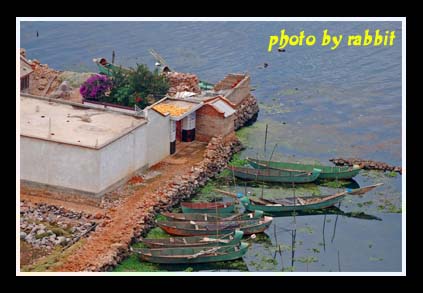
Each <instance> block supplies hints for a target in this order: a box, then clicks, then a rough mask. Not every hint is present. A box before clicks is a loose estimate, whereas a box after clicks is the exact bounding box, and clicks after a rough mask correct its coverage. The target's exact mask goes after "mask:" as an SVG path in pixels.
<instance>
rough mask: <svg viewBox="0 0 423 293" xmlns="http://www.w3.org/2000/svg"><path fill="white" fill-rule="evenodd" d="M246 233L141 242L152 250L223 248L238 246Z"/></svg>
mask: <svg viewBox="0 0 423 293" xmlns="http://www.w3.org/2000/svg"><path fill="white" fill-rule="evenodd" d="M243 235H244V232H242V231H233V232H230V233H228V234H212V235H204V236H191V237H170V238H163V239H141V242H142V243H144V244H145V245H147V246H148V247H150V248H160V247H197V246H223V245H235V244H238V243H239V242H240V241H241V239H242V236H243Z"/></svg>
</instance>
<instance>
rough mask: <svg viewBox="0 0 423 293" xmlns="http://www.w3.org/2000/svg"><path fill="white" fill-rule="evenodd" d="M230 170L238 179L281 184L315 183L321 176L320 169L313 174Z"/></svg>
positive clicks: (235, 168)
mask: <svg viewBox="0 0 423 293" xmlns="http://www.w3.org/2000/svg"><path fill="white" fill-rule="evenodd" d="M229 169H230V170H231V171H233V173H234V175H235V176H236V177H238V178H241V179H244V180H254V181H265V182H279V183H309V182H313V181H315V180H316V179H317V178H318V177H319V175H320V170H319V169H314V170H313V171H312V172H304V171H285V170H277V169H252V168H239V167H230V168H229Z"/></svg>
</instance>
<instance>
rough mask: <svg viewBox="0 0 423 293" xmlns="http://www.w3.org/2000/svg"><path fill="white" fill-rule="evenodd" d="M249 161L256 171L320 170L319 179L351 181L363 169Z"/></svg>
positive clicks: (249, 159) (250, 159)
mask: <svg viewBox="0 0 423 293" xmlns="http://www.w3.org/2000/svg"><path fill="white" fill-rule="evenodd" d="M247 161H248V163H249V164H250V165H251V166H252V167H253V168H255V169H269V168H270V169H277V170H285V169H290V170H297V171H304V172H312V171H313V169H320V170H322V171H321V172H320V175H319V179H351V178H353V177H354V176H356V175H357V174H358V173H359V172H360V170H361V167H360V166H358V165H355V166H353V167H349V166H342V167H336V166H334V167H332V166H323V165H311V164H300V163H286V162H275V161H264V160H257V159H253V158H247Z"/></svg>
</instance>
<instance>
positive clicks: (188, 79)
mask: <svg viewBox="0 0 423 293" xmlns="http://www.w3.org/2000/svg"><path fill="white" fill-rule="evenodd" d="M165 74H166V77H167V79H168V81H169V85H170V88H169V90H168V93H169V94H170V95H174V94H176V93H177V92H184V91H187V92H194V93H201V89H200V87H199V86H198V82H199V79H198V77H197V76H196V75H194V74H190V73H181V72H168V73H165Z"/></svg>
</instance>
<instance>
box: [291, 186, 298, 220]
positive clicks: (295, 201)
mask: <svg viewBox="0 0 423 293" xmlns="http://www.w3.org/2000/svg"><path fill="white" fill-rule="evenodd" d="M292 188H293V190H294V224H296V223H297V219H296V217H295V215H296V206H297V198H296V197H295V182H292Z"/></svg>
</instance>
